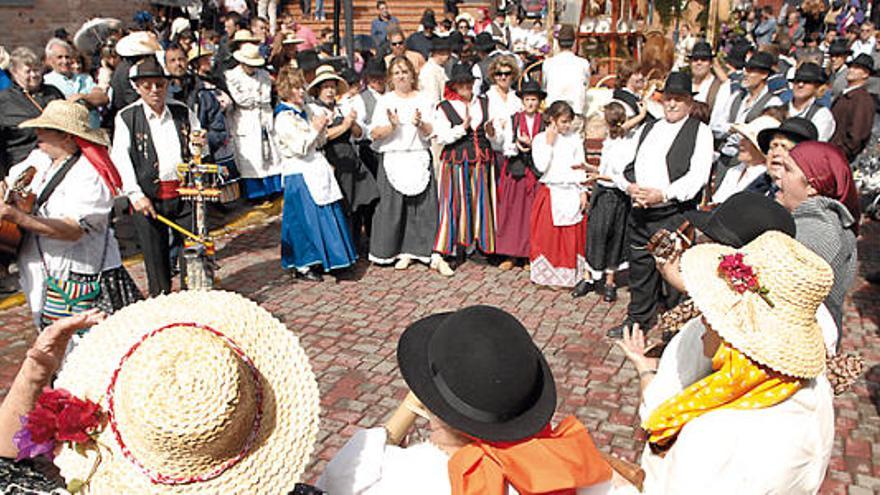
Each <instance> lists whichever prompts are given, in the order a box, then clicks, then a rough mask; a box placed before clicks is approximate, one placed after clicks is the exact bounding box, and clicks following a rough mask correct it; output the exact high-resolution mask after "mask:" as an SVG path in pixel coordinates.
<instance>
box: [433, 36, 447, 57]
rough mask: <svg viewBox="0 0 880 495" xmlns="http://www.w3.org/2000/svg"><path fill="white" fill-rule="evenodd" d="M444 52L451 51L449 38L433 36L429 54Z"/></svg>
mask: <svg viewBox="0 0 880 495" xmlns="http://www.w3.org/2000/svg"><path fill="white" fill-rule="evenodd" d="M444 51H446V52H448V51H452V43H450V41H449V38H445V37H441V36H435V37H434V38H433V39H432V40H431V53H434V52H444Z"/></svg>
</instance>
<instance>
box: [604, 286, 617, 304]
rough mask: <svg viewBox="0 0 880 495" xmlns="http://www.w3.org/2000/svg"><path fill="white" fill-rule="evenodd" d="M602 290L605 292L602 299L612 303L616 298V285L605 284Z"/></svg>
mask: <svg viewBox="0 0 880 495" xmlns="http://www.w3.org/2000/svg"><path fill="white" fill-rule="evenodd" d="M603 292H604V293H605V294H604V295H603V296H602V300H603V301H605V302H610V303H613V302H614V301H616V300H617V286H616V285H608V284H605V290H604V291H603Z"/></svg>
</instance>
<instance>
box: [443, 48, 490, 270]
mask: <svg viewBox="0 0 880 495" xmlns="http://www.w3.org/2000/svg"><path fill="white" fill-rule="evenodd" d="M473 82H474V77H473V75H471V71H470V68H469V67H468V66H467V65H464V64H457V65H456V66H455V67H453V68H452V77H451V78H450V80H449V82H448V83H447V85H446V90H445V95H444V96H445V98H444V99H443V100H442V101H441V102H440V103H439V104H438V105H437V111H436V112H435V119H434V132H435V135H436V136H437V141H438V142H439V143H440V144H442V145H443V152H442V153H441V154H440V159H441V160H442V162H443V163H442V167H441V169H440V180H439V183H440V193H439V194H440V216H439V223H438V225H437V236H436V239H435V241H434V251H435V256H434V258H433V259H432V261H431V266H432V267H434V268H436V269H438V270H439V271H440V273H442V274H444V275H447V274H448V275H452V270H451V268H450V267H449V265H448V263H447V262H446V260H445V259H443V258H442V257H440V255H443V256H452V255H455V257H456V260H457V262H458V263H462V262H463V261H464V258H465V256H466V255H467V253H468V252H470V251H472V250H474V249H479V250H480V251H482V252H483V253H484V254H493V253H495V160H494V153H493V152H492V146H491V143H490V139H493V140H494V139H496V133H495V128H494V126H493V125H492V123H491V121H490V120H489V118H490V116H489V111H488V110H489V101H488V99H487V98H486V97H485V96H480V97H477V98H474V97H473ZM497 137H499V138H500V136H497Z"/></svg>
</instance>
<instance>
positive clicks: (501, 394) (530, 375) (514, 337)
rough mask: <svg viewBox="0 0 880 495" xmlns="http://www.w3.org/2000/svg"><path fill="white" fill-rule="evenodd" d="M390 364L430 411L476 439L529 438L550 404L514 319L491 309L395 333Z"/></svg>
mask: <svg viewBox="0 0 880 495" xmlns="http://www.w3.org/2000/svg"><path fill="white" fill-rule="evenodd" d="M397 363H398V365H399V366H400V373H401V374H402V375H403V379H404V380H406V383H407V385H408V386H409V388H410V389H411V390H412V391H413V393H414V394H415V395H416V397H418V399H419V400H420V401H421V402H422V404H424V405H425V407H426V408H427V409H428V410H429V411H430V412H431V413H433V414H434V415H436V416H437V417H438V418H440V419H441V420H443V422H445V423H446V424H448V425H449V426H451V427H452V428H454V429H456V430H459V431H462V432H464V433H466V434H468V435H471V436H473V437H476V438H479V439H481V440H488V441H493V442H514V441H517V440H521V439H523V438H526V437H529V436H532V435H534V434H536V433H538V432H539V431H541V430H542V429H543V428H544V427H545V426H547V424H548V423H549V422H550V419H551V418H552V417H553V412H554V411H555V409H556V385H555V382H554V381H553V374H552V373H551V371H550V367H549V366H548V365H547V361H546V360H545V359H544V356H543V355H542V354H541V351H540V350H539V349H538V348H537V347H536V346H535V343H534V342H533V341H532V338H531V336H530V335H529V332H528V330H526V329H525V327H523V325H522V323H520V322H519V321H518V320H517V319H516V318H515V317H513V315H510V314H508V313H506V312H504V311H502V310H500V309H498V308H494V307H491V306H471V307H468V308H464V309H461V310H459V311H456V312H454V313H440V314H435V315H431V316H428V317H427V318H423V319H421V320H419V321H417V322H415V323H413V324H412V325H410V326H409V327H407V329H406V330H405V331H404V332H403V335H401V336H400V341H399V342H398V344H397Z"/></svg>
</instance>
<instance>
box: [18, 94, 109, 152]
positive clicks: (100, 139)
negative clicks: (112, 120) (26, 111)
mask: <svg viewBox="0 0 880 495" xmlns="http://www.w3.org/2000/svg"><path fill="white" fill-rule="evenodd" d="M18 127H21V128H25V129H54V130H56V131H61V132H65V133H67V134H72V135H74V136H77V137H81V138H83V139H85V140H86V141H91V142H93V143H95V144H100V145H101V146H110V140H109V139H108V138H107V133H106V132H105V131H104V130H103V129H92V128H91V127H90V126H89V110H88V109H87V108H86V107H85V106H83V105H81V104H79V103H73V102H70V101H67V100H53V101H50V102H49V104H48V105H46V108H44V109H43V113H42V114H40V116H39V117H36V118H33V119H30V120H25V121H24V122H22V123H21V124H18Z"/></svg>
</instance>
